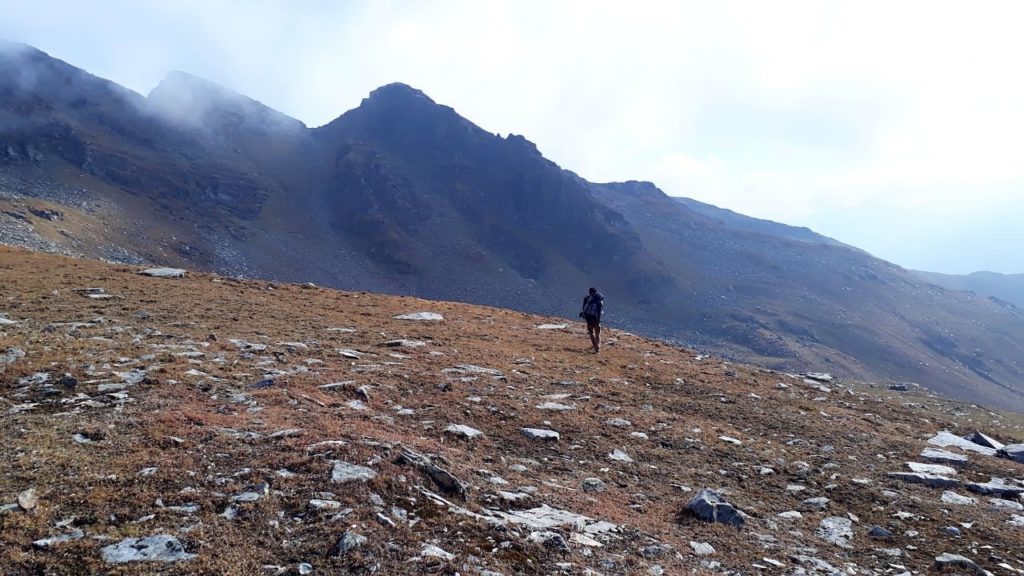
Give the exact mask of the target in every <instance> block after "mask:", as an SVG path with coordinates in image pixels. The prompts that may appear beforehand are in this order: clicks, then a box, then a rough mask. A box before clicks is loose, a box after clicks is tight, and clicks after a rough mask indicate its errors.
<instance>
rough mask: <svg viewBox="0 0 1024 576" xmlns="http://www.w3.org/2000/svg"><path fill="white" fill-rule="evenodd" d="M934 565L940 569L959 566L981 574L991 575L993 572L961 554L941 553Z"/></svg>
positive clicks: (984, 575)
mask: <svg viewBox="0 0 1024 576" xmlns="http://www.w3.org/2000/svg"><path fill="white" fill-rule="evenodd" d="M933 567H934V568H935V569H936V570H939V571H942V570H944V569H946V568H959V569H962V570H966V571H968V572H973V573H975V574H978V575H979V576H990V574H991V573H990V572H989V571H988V570H985V569H983V568H982V567H981V566H978V565H977V564H976V563H975V562H974V560H971V559H970V558H967V557H966V556H961V555H959V554H948V553H947V554H940V555H939V556H936V557H935V564H934V566H933Z"/></svg>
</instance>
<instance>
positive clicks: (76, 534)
mask: <svg viewBox="0 0 1024 576" xmlns="http://www.w3.org/2000/svg"><path fill="white" fill-rule="evenodd" d="M82 538H85V532H82V531H81V530H80V529H78V528H75V529H74V530H72V531H71V532H68V533H67V534H60V535H58V536H51V537H49V538H42V539H40V540H36V541H34V542H32V547H33V548H35V549H36V550H49V549H50V548H56V547H57V546H60V545H61V544H64V543H66V542H72V541H74V540H81V539H82Z"/></svg>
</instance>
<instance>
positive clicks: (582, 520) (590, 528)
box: [488, 504, 618, 534]
mask: <svg viewBox="0 0 1024 576" xmlns="http://www.w3.org/2000/svg"><path fill="white" fill-rule="evenodd" d="M488 512H489V513H490V514H491V515H492V516H493V517H495V518H498V519H500V520H501V521H502V522H504V523H507V524H516V525H523V526H526V527H528V528H530V529H532V530H548V529H551V528H556V527H559V526H573V527H574V530H576V529H577V528H578V527H582V528H583V529H582V532H584V533H586V534H603V533H606V532H614V531H616V530H618V526H616V525H615V524H612V523H611V522H604V521H597V520H594V519H593V518H588V517H587V516H583V515H581V514H576V513H574V512H569V511H568V510H559V509H558V508H552V507H550V506H548V505H547V504H541V505H540V506H538V507H537V508H531V509H530V510H509V511H501V510H489V511H488ZM577 531H579V530H577Z"/></svg>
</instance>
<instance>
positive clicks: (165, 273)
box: [138, 268, 185, 278]
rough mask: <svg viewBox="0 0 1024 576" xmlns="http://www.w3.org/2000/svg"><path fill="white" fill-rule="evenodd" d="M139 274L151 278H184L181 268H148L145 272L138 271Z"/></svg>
mask: <svg viewBox="0 0 1024 576" xmlns="http://www.w3.org/2000/svg"><path fill="white" fill-rule="evenodd" d="M138 273H139V274H142V275H143V276H153V277H154V278H184V277H185V271H184V270H182V269H181V268H148V269H146V270H139V272H138Z"/></svg>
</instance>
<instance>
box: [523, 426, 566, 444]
mask: <svg viewBox="0 0 1024 576" xmlns="http://www.w3.org/2000/svg"><path fill="white" fill-rule="evenodd" d="M522 432H523V435H524V436H526V437H527V438H529V439H530V440H547V441H550V442H557V441H558V440H559V438H561V436H559V434H558V432H555V431H554V430H545V429H543V428H523V429H522Z"/></svg>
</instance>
